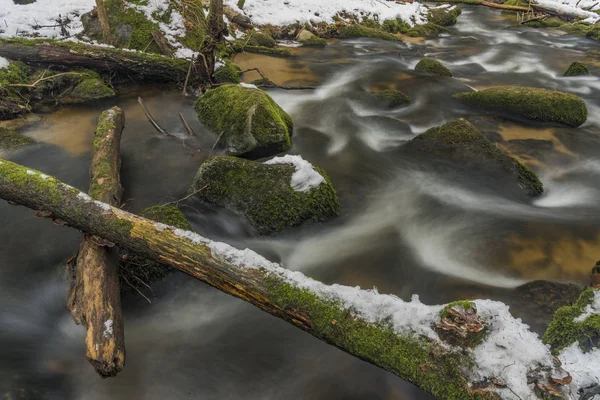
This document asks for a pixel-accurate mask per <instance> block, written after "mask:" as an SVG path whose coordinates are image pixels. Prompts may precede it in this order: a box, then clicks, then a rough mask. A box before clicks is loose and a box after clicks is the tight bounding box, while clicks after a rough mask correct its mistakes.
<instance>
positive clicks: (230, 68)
mask: <svg viewBox="0 0 600 400" xmlns="http://www.w3.org/2000/svg"><path fill="white" fill-rule="evenodd" d="M241 70H242V69H241V68H240V66H239V65H237V64H235V63H232V62H231V61H229V60H225V62H224V65H223V66H221V67H219V68H218V69H217V70H216V71H215V81H216V82H217V83H240V71H241Z"/></svg>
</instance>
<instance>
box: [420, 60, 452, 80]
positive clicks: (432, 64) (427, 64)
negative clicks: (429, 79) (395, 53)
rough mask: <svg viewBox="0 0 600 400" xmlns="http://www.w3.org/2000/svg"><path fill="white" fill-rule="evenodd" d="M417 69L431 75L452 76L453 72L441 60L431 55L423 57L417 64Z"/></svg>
mask: <svg viewBox="0 0 600 400" xmlns="http://www.w3.org/2000/svg"><path fill="white" fill-rule="evenodd" d="M415 71H418V72H424V73H427V74H431V75H438V76H448V77H452V72H450V70H449V69H448V68H446V67H445V66H444V64H442V63H441V62H439V61H438V60H436V59H435V58H431V57H423V58H422V59H421V61H419V62H418V63H417V65H416V66H415Z"/></svg>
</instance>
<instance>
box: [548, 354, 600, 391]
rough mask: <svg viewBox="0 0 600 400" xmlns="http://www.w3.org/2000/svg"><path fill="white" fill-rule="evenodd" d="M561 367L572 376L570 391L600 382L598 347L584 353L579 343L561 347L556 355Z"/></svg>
mask: <svg viewBox="0 0 600 400" xmlns="http://www.w3.org/2000/svg"><path fill="white" fill-rule="evenodd" d="M558 359H559V360H560V361H561V362H562V367H563V368H564V369H565V370H567V371H569V373H570V374H571V376H572V377H573V381H572V382H571V384H570V387H571V391H572V392H573V393H577V391H578V389H580V388H587V387H590V386H593V385H598V383H600V349H598V348H596V349H594V350H593V351H590V352H588V353H584V352H583V350H581V348H580V347H579V343H573V344H572V345H571V346H569V347H567V348H565V349H563V350H562V351H561V352H560V354H559V355H558Z"/></svg>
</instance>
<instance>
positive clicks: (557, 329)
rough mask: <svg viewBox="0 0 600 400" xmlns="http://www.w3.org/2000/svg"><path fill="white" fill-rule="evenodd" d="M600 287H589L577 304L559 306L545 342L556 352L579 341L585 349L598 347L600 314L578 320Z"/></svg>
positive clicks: (545, 335) (545, 336)
mask: <svg viewBox="0 0 600 400" xmlns="http://www.w3.org/2000/svg"><path fill="white" fill-rule="evenodd" d="M598 290H600V289H593V288H587V289H585V290H584V291H583V292H582V293H581V296H579V299H578V300H577V301H576V302H575V304H573V305H571V306H565V307H561V308H559V309H558V310H557V311H556V313H555V314H554V319H553V320H552V322H551V323H550V326H549V327H548V330H547V331H546V333H545V334H544V338H543V342H544V343H546V344H549V345H550V347H551V348H552V352H553V353H554V354H558V353H560V351H561V350H562V349H564V348H566V347H569V346H571V345H572V344H573V343H579V346H580V347H581V348H582V349H583V350H584V351H590V350H591V349H593V348H598V347H599V345H600V314H592V315H591V316H589V317H587V318H586V319H585V320H583V321H581V322H576V321H575V319H577V318H578V317H579V316H580V315H581V314H583V313H584V311H585V309H586V308H587V306H588V305H589V304H591V303H592V302H593V301H594V296H595V295H596V293H597V292H598Z"/></svg>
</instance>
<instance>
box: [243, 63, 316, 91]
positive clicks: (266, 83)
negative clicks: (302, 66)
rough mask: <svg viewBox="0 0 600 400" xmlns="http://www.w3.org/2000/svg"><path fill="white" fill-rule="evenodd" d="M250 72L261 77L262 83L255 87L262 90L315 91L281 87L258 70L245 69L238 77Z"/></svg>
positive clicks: (306, 88)
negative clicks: (254, 72)
mask: <svg viewBox="0 0 600 400" xmlns="http://www.w3.org/2000/svg"><path fill="white" fill-rule="evenodd" d="M252 71H256V72H258V74H259V75H260V76H261V78H262V82H261V83H258V84H256V85H255V86H256V87H263V88H277V89H283V90H315V89H317V87H316V86H282V85H278V84H276V83H275V82H273V81H272V80H270V79H269V78H268V77H267V76H266V75H265V74H264V72H262V70H261V69H260V68H250V69H246V70H244V71H242V72H240V75H243V74H245V73H247V72H252Z"/></svg>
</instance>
